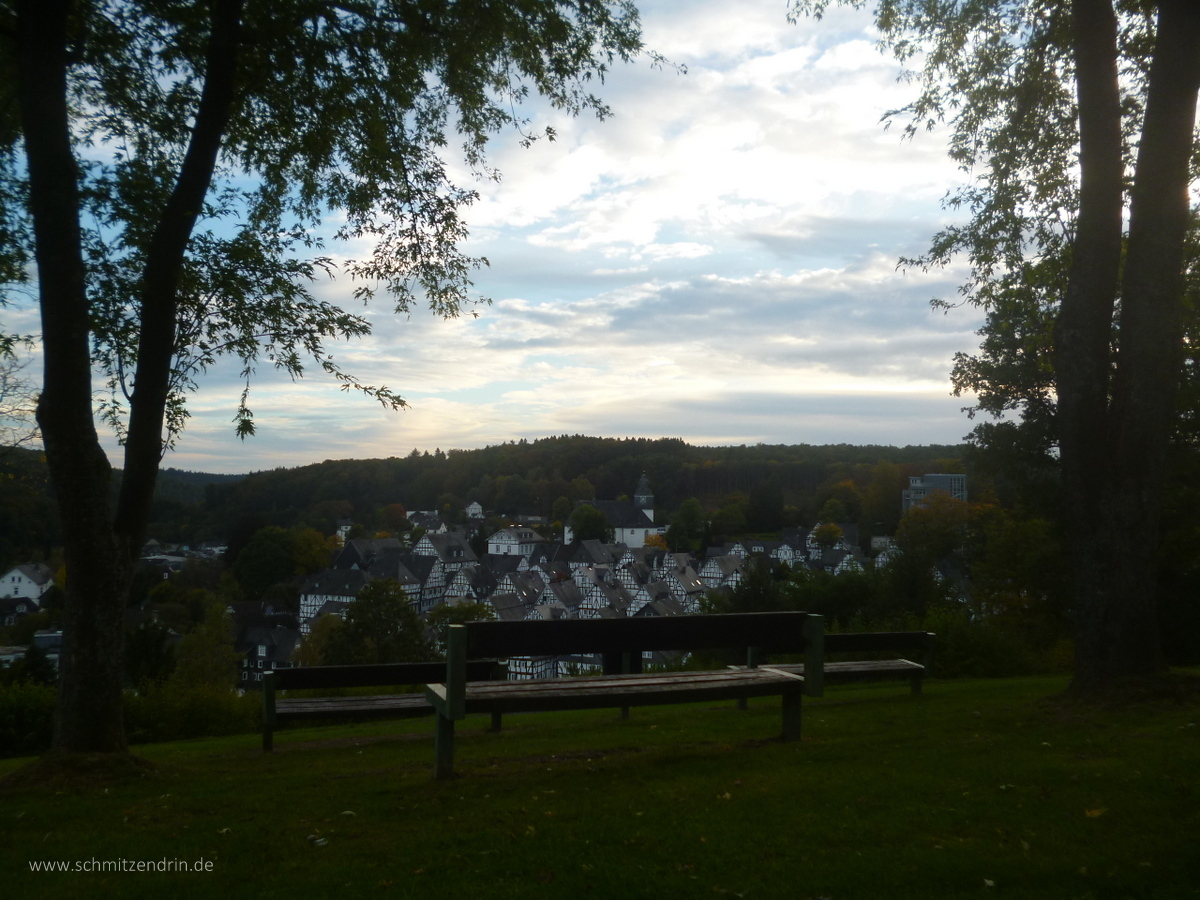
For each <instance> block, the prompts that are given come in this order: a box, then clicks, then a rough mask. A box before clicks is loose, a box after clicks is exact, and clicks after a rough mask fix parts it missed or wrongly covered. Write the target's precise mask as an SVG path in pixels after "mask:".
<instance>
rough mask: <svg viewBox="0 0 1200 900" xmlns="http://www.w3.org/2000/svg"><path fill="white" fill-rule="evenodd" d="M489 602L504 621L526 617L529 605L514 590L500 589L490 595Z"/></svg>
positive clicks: (514, 620)
mask: <svg viewBox="0 0 1200 900" xmlns="http://www.w3.org/2000/svg"><path fill="white" fill-rule="evenodd" d="M487 602H488V603H489V604H490V605H491V607H492V609H494V610H495V611H496V616H497V618H499V619H500V620H501V621H503V622H516V621H520V620H521V619H524V618H525V615H526V613H527V612H528V609H529V607H528V605H527V604H526V603H524V602H523V601H522V600H521V598H520V597H518V596H517V595H516V594H514V593H512V592H506V591H500V592H497V593H495V594H492V596H490V597H488V599H487Z"/></svg>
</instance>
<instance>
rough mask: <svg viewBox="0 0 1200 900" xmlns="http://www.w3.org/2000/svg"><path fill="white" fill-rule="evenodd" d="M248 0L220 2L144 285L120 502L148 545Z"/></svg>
mask: <svg viewBox="0 0 1200 900" xmlns="http://www.w3.org/2000/svg"><path fill="white" fill-rule="evenodd" d="M242 6H243V0H213V2H212V13H211V19H210V20H211V23H212V31H211V34H210V36H209V46H208V51H207V55H206V60H205V72H204V89H203V92H202V93H201V96H200V104H199V107H198V108H197V111H196V124H195V126H194V127H193V129H192V137H191V141H190V142H189V144H188V148H187V153H186V155H185V156H184V160H183V164H182V166H181V168H180V171H179V179H178V181H177V182H176V183H175V188H174V190H173V191H172V192H171V196H170V199H169V200H168V201H167V204H166V207H165V208H164V209H163V212H162V216H161V218H160V220H159V223H158V227H157V228H156V229H155V232H154V236H153V238H151V242H150V247H149V249H148V252H147V258H146V268H145V272H144V273H143V276H142V284H141V291H140V293H141V301H142V304H141V333H140V336H139V341H138V354H137V370H136V373H135V375H134V389H133V397H132V398H131V400H130V409H129V433H128V436H127V438H126V442H125V473H124V477H123V479H122V482H121V496H120V500H119V504H118V507H117V517H116V522H115V528H116V531H117V533H118V534H121V535H123V536H124V537H125V538H126V539H128V540H132V541H134V542H140V540H141V538H142V531H143V529H144V528H145V525H146V521H147V519H148V517H149V514H150V504H151V502H152V501H153V499H154V484H155V480H156V478H157V475H158V465H159V461H160V459H161V456H162V432H163V420H164V409H165V404H166V400H167V396H168V393H169V391H170V379H171V361H172V357H173V349H174V346H175V329H176V317H177V312H178V307H179V301H178V297H177V293H178V288H179V281H180V278H181V275H182V272H183V261H184V254H185V253H186V251H187V245H188V241H189V239H190V238H191V234H192V230H193V228H194V227H195V224H196V220H197V218H198V216H199V214H200V210H201V208H202V205H203V202H204V197H205V195H206V194H207V193H208V190H209V187H210V186H211V184H212V177H213V172H214V170H215V168H216V163H217V156H218V154H219V153H220V150H221V144H222V141H223V140H224V138H225V133H226V129H227V128H228V125H229V119H230V116H231V114H232V111H233V105H234V101H235V97H236V74H237V63H238V49H239V47H238V44H239V31H240V28H241V17H242Z"/></svg>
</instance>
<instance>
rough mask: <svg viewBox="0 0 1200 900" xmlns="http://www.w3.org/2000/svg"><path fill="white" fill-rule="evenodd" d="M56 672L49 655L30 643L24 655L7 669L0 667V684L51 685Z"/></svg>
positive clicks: (53, 682) (56, 678)
mask: <svg viewBox="0 0 1200 900" xmlns="http://www.w3.org/2000/svg"><path fill="white" fill-rule="evenodd" d="M57 681H58V672H57V671H56V670H55V668H54V663H52V662H51V661H50V657H49V655H48V654H47V653H46V651H45V650H43V649H42V648H41V647H39V646H38V645H37V644H30V645H29V646H28V648H26V650H25V655H24V656H22V657H21V658H20V659H18V660H17V661H16V662H14V663H13V664H12V665H11V666H9V667H8V668H7V669H0V684H33V685H41V686H42V687H53V686H54V685H55V683H56V682H57Z"/></svg>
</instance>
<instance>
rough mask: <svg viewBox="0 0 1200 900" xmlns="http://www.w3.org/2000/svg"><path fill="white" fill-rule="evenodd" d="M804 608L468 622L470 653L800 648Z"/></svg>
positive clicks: (783, 650) (796, 650) (795, 650)
mask: <svg viewBox="0 0 1200 900" xmlns="http://www.w3.org/2000/svg"><path fill="white" fill-rule="evenodd" d="M806 615H807V614H806V613H802V612H769V613H737V614H726V615H696V616H663V617H649V618H632V619H565V620H559V621H515V622H503V621H496V622H468V623H467V632H468V645H467V653H468V655H469V656H472V657H481V656H486V657H492V656H499V657H508V656H560V655H565V654H573V653H621V652H630V651H646V650H705V649H713V648H718V647H721V648H724V647H751V646H754V647H760V648H762V650H763V651H765V652H775V653H789V652H790V653H799V652H801V651H802V650H803V648H804V621H805V616H806Z"/></svg>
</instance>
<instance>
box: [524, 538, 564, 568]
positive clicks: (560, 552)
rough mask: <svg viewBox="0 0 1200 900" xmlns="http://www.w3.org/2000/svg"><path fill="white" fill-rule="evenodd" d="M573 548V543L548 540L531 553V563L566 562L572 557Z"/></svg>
mask: <svg viewBox="0 0 1200 900" xmlns="http://www.w3.org/2000/svg"><path fill="white" fill-rule="evenodd" d="M573 549H574V548H573V547H572V546H571V545H569V544H563V543H560V542H559V541H546V542H545V543H543V544H538V545H537V546H536V547H534V548H533V552H532V553H530V554H529V564H530V565H531V566H532V565H538V564H541V563H555V562H566V561H567V560H569V559H570V558H571V554H572V551H573Z"/></svg>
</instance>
